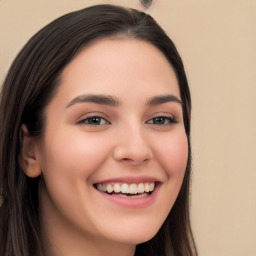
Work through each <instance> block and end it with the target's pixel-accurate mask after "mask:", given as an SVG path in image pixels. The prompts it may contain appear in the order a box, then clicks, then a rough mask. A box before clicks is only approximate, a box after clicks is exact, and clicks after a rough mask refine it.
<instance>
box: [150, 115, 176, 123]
mask: <svg viewBox="0 0 256 256" xmlns="http://www.w3.org/2000/svg"><path fill="white" fill-rule="evenodd" d="M147 123H148V124H155V125H170V124H175V123H177V121H176V120H175V118H174V117H169V116H157V117H154V118H152V119H150V120H149V121H147Z"/></svg>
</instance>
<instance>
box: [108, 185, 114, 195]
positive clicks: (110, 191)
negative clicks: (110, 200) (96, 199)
mask: <svg viewBox="0 0 256 256" xmlns="http://www.w3.org/2000/svg"><path fill="white" fill-rule="evenodd" d="M113 190H114V189H113V187H112V185H111V184H108V185H107V191H108V193H112V192H113Z"/></svg>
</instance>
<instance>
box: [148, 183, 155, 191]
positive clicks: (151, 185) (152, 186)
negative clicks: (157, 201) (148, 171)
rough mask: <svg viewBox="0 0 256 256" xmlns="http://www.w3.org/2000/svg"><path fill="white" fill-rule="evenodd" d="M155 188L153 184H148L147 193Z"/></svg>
mask: <svg viewBox="0 0 256 256" xmlns="http://www.w3.org/2000/svg"><path fill="white" fill-rule="evenodd" d="M154 188H155V183H150V184H149V191H150V192H152V191H153V190H154Z"/></svg>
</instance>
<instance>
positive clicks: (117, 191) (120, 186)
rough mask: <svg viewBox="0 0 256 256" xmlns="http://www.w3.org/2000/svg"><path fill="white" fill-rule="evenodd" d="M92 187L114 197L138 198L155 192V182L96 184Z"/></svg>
mask: <svg viewBox="0 0 256 256" xmlns="http://www.w3.org/2000/svg"><path fill="white" fill-rule="evenodd" d="M94 187H95V188H96V189H97V190H99V191H101V192H104V193H106V194H109V195H115V196H118V197H130V198H140V197H146V196H149V195H151V194H152V192H153V191H154V190H155V187H156V182H141V183H138V184H137V183H132V184H127V183H121V182H118V183H113V182H112V183H98V184H95V185H94Z"/></svg>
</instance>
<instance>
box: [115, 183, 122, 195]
mask: <svg viewBox="0 0 256 256" xmlns="http://www.w3.org/2000/svg"><path fill="white" fill-rule="evenodd" d="M114 191H115V192H116V193H119V192H120V191H121V186H120V185H119V184H118V183H117V184H115V185H114Z"/></svg>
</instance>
